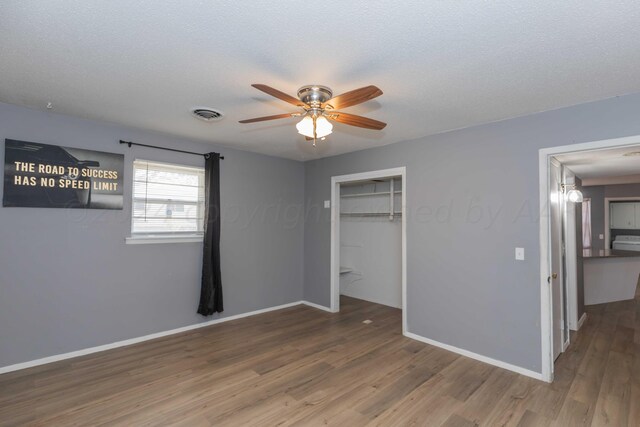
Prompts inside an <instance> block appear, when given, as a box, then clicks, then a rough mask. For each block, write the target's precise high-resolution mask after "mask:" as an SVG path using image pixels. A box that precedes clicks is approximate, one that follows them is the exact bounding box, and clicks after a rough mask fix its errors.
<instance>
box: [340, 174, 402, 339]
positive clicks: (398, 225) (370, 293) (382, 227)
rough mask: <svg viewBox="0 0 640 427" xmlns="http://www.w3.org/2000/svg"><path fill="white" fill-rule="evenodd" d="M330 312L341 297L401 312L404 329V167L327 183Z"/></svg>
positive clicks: (356, 175)
mask: <svg viewBox="0 0 640 427" xmlns="http://www.w3.org/2000/svg"><path fill="white" fill-rule="evenodd" d="M331 181H332V182H331V184H332V189H331V311H333V312H338V311H340V296H341V295H344V296H347V297H351V298H357V299H359V300H364V301H369V302H372V303H376V304H382V305H386V306H389V307H394V308H398V309H400V310H402V329H403V333H404V332H405V331H406V323H407V322H406V318H407V315H406V213H405V210H406V187H407V182H406V169H405V168H404V167H401V168H395V169H385V170H379V171H371V172H364V173H358V174H351V175H341V176H335V177H332V179H331Z"/></svg>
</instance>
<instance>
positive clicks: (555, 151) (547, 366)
mask: <svg viewBox="0 0 640 427" xmlns="http://www.w3.org/2000/svg"><path fill="white" fill-rule="evenodd" d="M634 145H640V135H635V136H628V137H623V138H614V139H606V140H600V141H592V142H585V143H580V144H572V145H563V146H558V147H550V148H542V149H540V150H539V152H538V166H539V193H540V194H539V195H540V199H539V203H540V236H539V239H540V332H541V334H540V336H541V362H542V366H541V367H542V379H543V380H544V381H547V382H552V381H553V368H554V366H553V365H554V360H553V318H552V316H553V310H552V304H553V301H552V299H551V292H550V288H549V283H547V277H549V275H550V274H551V269H550V266H551V263H550V262H551V246H550V245H551V224H550V220H551V215H550V206H549V203H548V201H549V197H550V187H549V172H550V165H551V157H553V156H556V155H559V154H567V153H574V152H579V151H597V150H604V149H609V148H618V147H628V146H634Z"/></svg>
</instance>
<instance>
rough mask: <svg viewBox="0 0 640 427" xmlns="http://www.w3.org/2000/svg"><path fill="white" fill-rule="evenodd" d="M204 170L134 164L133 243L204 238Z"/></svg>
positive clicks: (136, 162)
mask: <svg viewBox="0 0 640 427" xmlns="http://www.w3.org/2000/svg"><path fill="white" fill-rule="evenodd" d="M203 217H204V169H203V168H199V167H191V166H181V165H174V164H169V163H159V162H151V161H146V160H135V161H134V162H133V202H132V209H131V238H130V239H127V241H129V242H130V243H140V242H137V241H136V240H146V241H152V240H156V241H165V240H169V239H170V240H171V241H176V240H180V239H184V238H188V239H187V240H189V241H190V240H199V239H201V238H202V234H203V223H204V221H203Z"/></svg>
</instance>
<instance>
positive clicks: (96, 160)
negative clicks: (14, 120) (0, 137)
mask: <svg viewBox="0 0 640 427" xmlns="http://www.w3.org/2000/svg"><path fill="white" fill-rule="evenodd" d="M123 171H124V155H122V154H114V153H105V152H102V151H93V150H82V149H78V148H69V147H60V146H58V145H49V144H40V143H36V142H26V141H16V140H13V139H6V140H5V150H4V192H3V197H2V205H3V206H16V207H19V206H22V207H40V208H89V209H122V203H123V193H122V187H123Z"/></svg>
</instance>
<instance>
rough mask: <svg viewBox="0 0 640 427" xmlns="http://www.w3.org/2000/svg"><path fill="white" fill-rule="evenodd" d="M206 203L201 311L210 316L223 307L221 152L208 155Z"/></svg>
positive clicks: (205, 188)
mask: <svg viewBox="0 0 640 427" xmlns="http://www.w3.org/2000/svg"><path fill="white" fill-rule="evenodd" d="M204 203H205V205H204V206H205V208H204V251H203V252H204V253H203V259H202V287H201V289H200V304H199V305H198V313H199V314H202V315H203V316H210V315H212V314H213V313H216V312H218V313H219V312H222V310H223V307H222V279H221V277H220V154H218V153H208V154H206V155H205V167H204Z"/></svg>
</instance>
